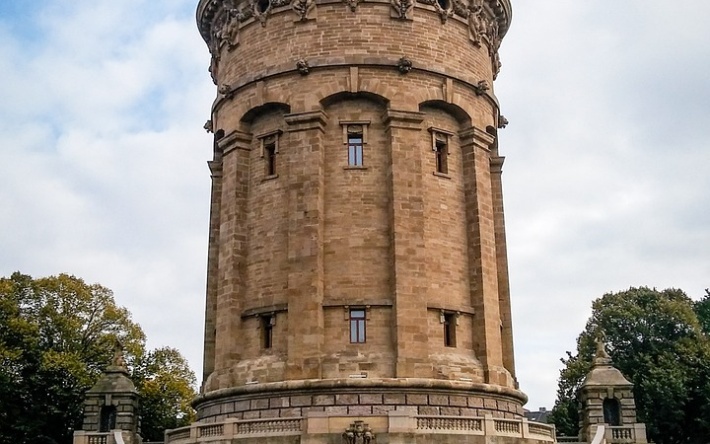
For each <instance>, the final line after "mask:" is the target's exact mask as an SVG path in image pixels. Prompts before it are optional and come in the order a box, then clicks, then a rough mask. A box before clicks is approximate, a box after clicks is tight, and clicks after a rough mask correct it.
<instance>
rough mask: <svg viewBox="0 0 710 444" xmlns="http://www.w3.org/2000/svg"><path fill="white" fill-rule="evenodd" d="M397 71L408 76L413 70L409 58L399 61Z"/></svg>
mask: <svg viewBox="0 0 710 444" xmlns="http://www.w3.org/2000/svg"><path fill="white" fill-rule="evenodd" d="M397 69H398V70H399V72H401V73H402V74H407V73H408V72H409V71H411V70H412V61H411V60H409V59H408V58H407V57H402V58H401V59H399V60H398V61H397Z"/></svg>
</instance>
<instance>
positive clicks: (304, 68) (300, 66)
mask: <svg viewBox="0 0 710 444" xmlns="http://www.w3.org/2000/svg"><path fill="white" fill-rule="evenodd" d="M296 69H297V70H298V72H299V74H301V75H302V76H305V75H308V73H309V72H310V71H311V67H310V65H308V61H306V60H305V59H299V60H298V61H296Z"/></svg>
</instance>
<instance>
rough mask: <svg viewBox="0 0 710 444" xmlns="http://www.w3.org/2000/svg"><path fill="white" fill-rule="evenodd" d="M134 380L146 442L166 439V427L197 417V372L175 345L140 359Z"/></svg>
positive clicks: (187, 422)
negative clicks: (194, 399) (194, 408)
mask: <svg viewBox="0 0 710 444" xmlns="http://www.w3.org/2000/svg"><path fill="white" fill-rule="evenodd" d="M133 379H134V381H135V382H136V388H137V389H138V392H139V393H140V403H141V409H142V411H143V412H150V414H149V415H146V414H143V421H142V423H141V434H142V435H143V439H144V440H146V441H162V440H163V433H164V432H165V429H175V428H178V427H183V426H186V425H189V424H190V423H191V422H193V421H194V420H195V412H194V410H193V409H192V407H191V406H190V401H192V399H193V398H194V397H195V390H194V388H193V387H194V385H195V383H196V380H195V374H194V373H193V372H192V370H190V367H189V366H188V363H187V361H186V360H185V358H184V357H183V356H182V355H181V354H180V352H179V351H177V350H176V349H174V348H169V347H164V348H159V349H156V350H153V351H151V352H149V353H147V354H145V355H143V356H141V357H139V359H137V361H136V363H135V365H134V368H133Z"/></svg>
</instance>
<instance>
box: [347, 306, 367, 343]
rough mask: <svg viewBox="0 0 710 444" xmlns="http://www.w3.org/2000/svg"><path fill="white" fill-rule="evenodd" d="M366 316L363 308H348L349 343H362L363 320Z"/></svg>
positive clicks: (364, 335) (363, 336) (363, 337)
mask: <svg viewBox="0 0 710 444" xmlns="http://www.w3.org/2000/svg"><path fill="white" fill-rule="evenodd" d="M366 319H367V316H366V313H365V309H364V308H357V309H353V310H350V343H352V344H364V343H365V338H366V331H365V328H366V327H365V322H366Z"/></svg>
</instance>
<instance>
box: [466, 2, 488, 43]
mask: <svg viewBox="0 0 710 444" xmlns="http://www.w3.org/2000/svg"><path fill="white" fill-rule="evenodd" d="M486 20H488V19H487V17H486V12H485V10H484V9H483V4H482V3H481V0H472V1H471V4H470V5H469V6H468V36H469V37H470V39H471V41H472V42H473V43H474V44H475V45H476V46H481V38H482V36H483V35H484V34H485V33H486Z"/></svg>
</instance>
